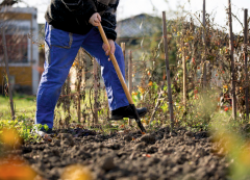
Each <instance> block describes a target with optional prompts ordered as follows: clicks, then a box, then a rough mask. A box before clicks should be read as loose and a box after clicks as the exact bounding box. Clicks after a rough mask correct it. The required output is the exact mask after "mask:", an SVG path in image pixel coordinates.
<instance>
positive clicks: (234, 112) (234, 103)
mask: <svg viewBox="0 0 250 180" xmlns="http://www.w3.org/2000/svg"><path fill="white" fill-rule="evenodd" d="M228 18H229V49H230V58H231V98H232V116H233V119H236V96H235V78H234V77H235V76H234V74H235V72H234V37H233V27H232V12H231V0H228Z"/></svg>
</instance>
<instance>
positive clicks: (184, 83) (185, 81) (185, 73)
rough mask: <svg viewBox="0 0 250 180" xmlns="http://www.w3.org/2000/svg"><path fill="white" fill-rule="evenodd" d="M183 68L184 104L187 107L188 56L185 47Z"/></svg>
mask: <svg viewBox="0 0 250 180" xmlns="http://www.w3.org/2000/svg"><path fill="white" fill-rule="evenodd" d="M182 69H183V104H184V106H185V107H186V104H187V67H186V57H185V50H184V48H183V53H182Z"/></svg>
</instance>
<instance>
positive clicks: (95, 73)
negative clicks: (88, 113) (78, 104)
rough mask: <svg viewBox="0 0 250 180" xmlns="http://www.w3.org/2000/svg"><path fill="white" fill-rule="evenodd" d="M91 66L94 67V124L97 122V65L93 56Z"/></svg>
mask: <svg viewBox="0 0 250 180" xmlns="http://www.w3.org/2000/svg"><path fill="white" fill-rule="evenodd" d="M93 68H94V79H95V80H94V101H95V102H94V124H95V125H97V124H98V106H97V104H98V77H97V76H98V74H97V73H98V72H97V70H98V66H97V62H96V60H95V58H93Z"/></svg>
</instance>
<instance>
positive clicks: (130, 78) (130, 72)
mask: <svg viewBox="0 0 250 180" xmlns="http://www.w3.org/2000/svg"><path fill="white" fill-rule="evenodd" d="M132 59H133V56H132V51H131V50H130V51H129V58H128V91H129V94H132V89H133V88H132V73H133V64H132ZM128 125H129V126H131V125H132V119H129V120H128Z"/></svg>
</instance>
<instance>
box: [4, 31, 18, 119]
mask: <svg viewBox="0 0 250 180" xmlns="http://www.w3.org/2000/svg"><path fill="white" fill-rule="evenodd" d="M2 39H3V50H4V62H5V70H6V73H7V81H8V82H7V83H8V91H9V97H10V108H11V115H12V120H14V119H15V111H14V103H13V96H12V84H11V83H10V72H9V59H8V53H7V45H6V39H5V29H4V28H2Z"/></svg>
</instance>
